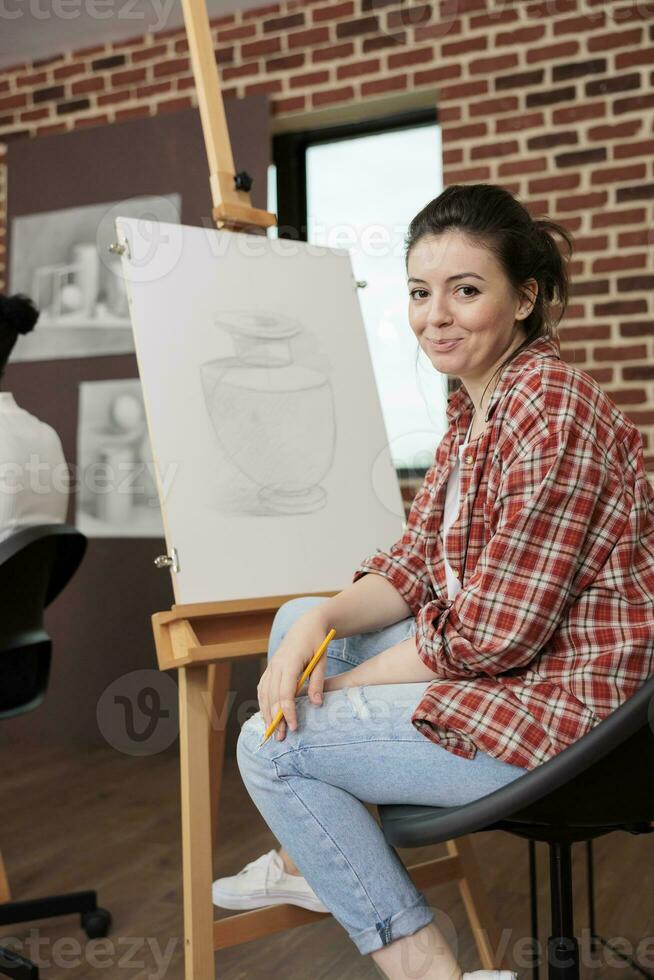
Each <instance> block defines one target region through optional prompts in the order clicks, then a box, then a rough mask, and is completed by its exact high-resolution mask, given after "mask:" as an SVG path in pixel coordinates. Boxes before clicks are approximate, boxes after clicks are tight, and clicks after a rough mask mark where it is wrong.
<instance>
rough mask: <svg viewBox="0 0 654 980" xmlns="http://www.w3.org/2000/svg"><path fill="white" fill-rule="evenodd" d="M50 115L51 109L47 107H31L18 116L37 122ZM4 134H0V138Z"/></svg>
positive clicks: (26, 120)
mask: <svg viewBox="0 0 654 980" xmlns="http://www.w3.org/2000/svg"><path fill="white" fill-rule="evenodd" d="M49 115H50V110H49V109H46V108H45V107H44V108H42V109H30V110H29V112H21V113H19V116H18V118H19V119H20V121H21V122H36V120H37V119H47V118H48V116H49ZM1 139H2V136H0V140H1Z"/></svg>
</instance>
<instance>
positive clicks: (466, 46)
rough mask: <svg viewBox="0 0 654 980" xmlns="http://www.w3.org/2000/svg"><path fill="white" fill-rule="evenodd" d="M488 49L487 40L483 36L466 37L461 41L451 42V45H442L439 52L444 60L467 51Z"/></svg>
mask: <svg viewBox="0 0 654 980" xmlns="http://www.w3.org/2000/svg"><path fill="white" fill-rule="evenodd" d="M487 48H488V38H486V37H484V36H483V35H482V36H480V37H467V38H465V39H464V40H463V41H452V43H451V44H444V45H443V46H442V48H441V52H442V55H443V57H444V58H452V57H454V55H458V54H467V53H468V52H469V51H486V50H487Z"/></svg>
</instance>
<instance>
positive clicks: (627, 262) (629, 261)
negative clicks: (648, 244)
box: [591, 252, 648, 273]
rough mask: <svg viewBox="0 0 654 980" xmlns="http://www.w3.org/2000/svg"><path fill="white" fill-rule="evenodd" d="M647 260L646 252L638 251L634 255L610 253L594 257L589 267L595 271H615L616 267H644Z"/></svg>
mask: <svg viewBox="0 0 654 980" xmlns="http://www.w3.org/2000/svg"><path fill="white" fill-rule="evenodd" d="M647 260H648V255H647V252H638V253H637V254H635V255H610V256H605V257H602V258H600V259H595V261H594V262H593V264H592V267H591V268H592V271H593V272H597V273H602V272H615V270H616V269H618V270H619V269H646V268H647Z"/></svg>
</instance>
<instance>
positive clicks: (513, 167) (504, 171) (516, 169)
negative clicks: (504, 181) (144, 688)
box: [497, 143, 547, 177]
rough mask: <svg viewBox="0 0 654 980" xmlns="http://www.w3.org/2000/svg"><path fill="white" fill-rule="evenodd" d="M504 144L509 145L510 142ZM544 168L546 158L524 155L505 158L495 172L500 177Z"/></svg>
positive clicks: (545, 166)
mask: <svg viewBox="0 0 654 980" xmlns="http://www.w3.org/2000/svg"><path fill="white" fill-rule="evenodd" d="M504 145H505V146H511V144H510V143H508V144H504ZM546 168H547V160H546V159H545V157H533V158H532V159H529V157H526V158H524V159H523V158H520V159H518V160H505V161H504V163H500V165H499V167H498V168H497V172H498V173H499V174H500V176H501V177H515V176H516V175H517V174H536V173H542V172H543V171H545V170H546Z"/></svg>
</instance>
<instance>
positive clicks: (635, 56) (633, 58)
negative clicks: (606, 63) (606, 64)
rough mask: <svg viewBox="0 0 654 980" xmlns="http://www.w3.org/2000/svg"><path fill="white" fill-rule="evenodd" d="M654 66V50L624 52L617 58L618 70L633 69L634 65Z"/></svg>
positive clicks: (644, 49)
mask: <svg viewBox="0 0 654 980" xmlns="http://www.w3.org/2000/svg"><path fill="white" fill-rule="evenodd" d="M652 64H654V48H652V47H650V48H643V49H642V50H641V51H623V52H622V53H621V54H616V56H615V67H616V68H631V67H632V66H633V65H652Z"/></svg>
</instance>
